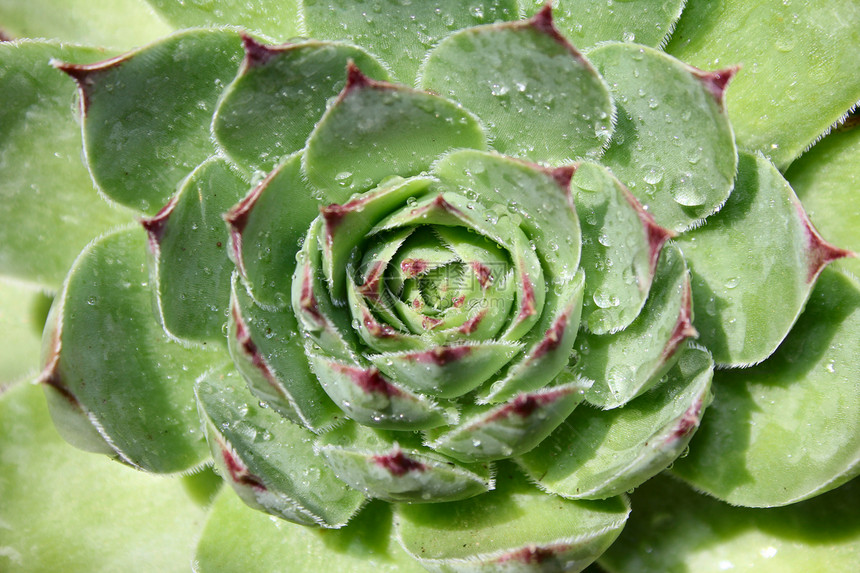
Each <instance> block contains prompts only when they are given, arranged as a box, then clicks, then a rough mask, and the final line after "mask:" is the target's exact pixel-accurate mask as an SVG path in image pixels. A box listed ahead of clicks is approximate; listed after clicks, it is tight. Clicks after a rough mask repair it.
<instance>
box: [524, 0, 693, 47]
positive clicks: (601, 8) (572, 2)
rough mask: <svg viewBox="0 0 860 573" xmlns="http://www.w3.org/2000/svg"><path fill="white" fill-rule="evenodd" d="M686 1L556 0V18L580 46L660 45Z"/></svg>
mask: <svg viewBox="0 0 860 573" xmlns="http://www.w3.org/2000/svg"><path fill="white" fill-rule="evenodd" d="M685 3H686V0H669V1H666V0H636V1H635V2H629V1H625V0H621V1H619V2H593V1H591V0H555V1H554V2H553V5H554V8H553V18H554V19H555V22H556V26H558V28H559V30H561V31H562V33H563V34H564V35H565V36H567V37H568V38H570V41H571V42H572V43H573V45H575V46H577V47H579V48H588V47H590V46H593V45H595V44H598V43H600V42H605V41H611V40H615V41H616V42H621V41H624V42H637V43H639V44H646V45H648V46H654V47H657V46H658V45H662V44H663V43H664V42H665V41H666V40H667V39H668V37H669V34H670V33H671V32H672V30H673V29H674V28H675V22H677V20H678V18H679V17H680V16H681V9H682V8H683V6H684V4H685ZM523 4H524V5H525V6H526V11H527V12H531V11H534V10H538V9H540V8H541V7H542V6H544V5H545V4H546V2H545V1H544V0H527V1H525V2H523Z"/></svg>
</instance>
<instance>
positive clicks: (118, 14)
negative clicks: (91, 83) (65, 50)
mask: <svg viewBox="0 0 860 573" xmlns="http://www.w3.org/2000/svg"><path fill="white" fill-rule="evenodd" d="M0 28H2V30H3V33H4V34H7V35H9V36H11V37H15V38H52V39H55V40H59V41H62V42H73V43H78V44H85V45H91V46H107V47H110V48H115V49H118V50H123V49H131V48H134V47H136V46H140V45H141V44H146V43H148V42H152V41H155V40H157V39H158V38H161V37H162V36H165V35H167V34H169V33H170V32H171V27H170V26H168V25H166V24H165V23H164V22H162V21H161V19H160V18H158V17H157V16H156V15H155V14H154V13H153V12H152V10H151V9H150V7H149V6H147V5H146V2H145V1H143V0H101V1H100V2H98V3H93V2H88V1H86V0H77V1H75V0H73V1H69V0H28V1H27V2H19V1H17V0H3V1H2V2H0Z"/></svg>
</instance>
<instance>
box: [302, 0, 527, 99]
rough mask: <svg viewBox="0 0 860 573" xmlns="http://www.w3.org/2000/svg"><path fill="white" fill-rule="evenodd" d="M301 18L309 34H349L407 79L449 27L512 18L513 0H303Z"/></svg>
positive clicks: (515, 10)
mask: <svg viewBox="0 0 860 573" xmlns="http://www.w3.org/2000/svg"><path fill="white" fill-rule="evenodd" d="M303 8H304V12H303V14H304V23H305V27H306V33H307V34H308V35H309V36H310V37H312V38H323V39H328V40H349V41H350V42H353V43H355V44H358V45H359V46H367V47H368V49H370V50H371V52H373V53H374V54H375V55H377V56H379V57H380V58H382V59H383V60H384V61H385V62H386V63H387V64H388V65H389V66H390V67H391V70H392V71H393V73H394V76H395V79H396V80H397V81H398V82H400V83H404V84H412V83H413V81H414V80H415V76H416V75H417V73H418V66H419V65H420V63H421V61H422V60H423V58H424V54H425V52H427V50H429V49H430V48H431V47H433V46H434V45H435V44H436V43H437V42H439V40H441V39H442V38H445V37H446V36H448V35H449V34H450V33H451V32H453V31H454V30H459V29H461V28H467V27H470V26H477V25H480V24H491V23H493V22H496V21H504V20H514V19H516V18H517V16H518V15H519V9H518V7H517V2H516V1H515V0H477V1H472V2H469V3H463V2H447V1H442V0H421V1H420V2H404V1H403V0H378V1H376V2H374V3H372V4H370V5H367V4H364V3H362V2H353V1H352V0H328V1H325V2H321V1H319V0H312V1H311V0H305V2H303Z"/></svg>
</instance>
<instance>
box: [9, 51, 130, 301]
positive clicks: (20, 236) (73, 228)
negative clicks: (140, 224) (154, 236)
mask: <svg viewBox="0 0 860 573" xmlns="http://www.w3.org/2000/svg"><path fill="white" fill-rule="evenodd" d="M103 57H104V54H102V53H101V52H98V51H96V50H91V49H88V48H73V47H67V46H60V45H56V44H49V43H44V42H20V43H18V42H16V43H7V42H2V43H0V92H2V93H3V105H2V106H0V131H2V133H3V137H2V138H0V274H2V275H6V276H13V277H16V278H19V279H21V280H25V281H31V282H34V283H39V284H41V285H44V286H45V287H47V288H50V289H58V288H59V287H60V285H61V284H62V282H63V277H65V275H66V271H68V269H69V267H70V266H71V264H72V262H73V261H74V260H75V257H76V256H77V255H78V253H80V251H81V249H82V248H84V246H85V245H86V244H87V242H89V240H90V239H92V238H93V236H95V235H96V234H98V233H100V232H103V231H105V230H107V229H108V228H110V227H111V226H113V225H115V224H117V223H118V222H127V221H128V214H127V212H126V211H125V210H124V209H116V208H112V207H110V206H108V205H107V204H106V203H104V202H103V201H100V200H98V199H97V198H96V197H95V195H96V193H95V191H94V190H93V188H92V182H91V181H90V177H89V175H88V174H87V171H86V169H85V168H84V166H82V165H81V159H80V157H81V137H80V128H79V127H78V126H77V125H76V124H75V121H74V119H73V117H72V112H71V109H70V104H71V102H72V101H73V99H74V91H75V90H74V85H73V84H72V82H70V81H68V79H67V78H64V77H63V75H62V74H60V73H58V72H57V71H56V70H53V69H51V67H50V66H49V65H48V61H49V60H50V59H51V58H62V59H64V60H66V61H73V62H91V61H94V60H97V59H100V58H103Z"/></svg>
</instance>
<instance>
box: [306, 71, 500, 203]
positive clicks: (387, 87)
mask: <svg viewBox="0 0 860 573" xmlns="http://www.w3.org/2000/svg"><path fill="white" fill-rule="evenodd" d="M348 74H349V75H348V78H347V82H346V87H345V88H344V89H343V91H342V92H341V93H340V95H339V96H338V98H337V100H336V101H335V103H334V104H332V106H331V107H330V108H328V110H327V111H326V113H325V115H323V116H322V119H320V121H319V123H318V124H317V126H316V128H314V131H313V132H312V133H311V135H310V138H309V139H308V143H307V150H306V151H305V156H304V157H305V171H306V173H307V176H308V180H309V181H310V182H311V183H312V184H313V185H315V186H316V187H317V188H319V189H340V190H342V192H343V193H344V196H345V197H349V195H350V194H352V193H356V192H361V191H367V190H368V189H370V188H372V187H374V186H375V185H377V184H379V183H380V182H381V181H382V180H384V179H386V178H388V177H391V176H392V175H399V176H401V177H408V176H411V175H417V174H419V173H420V172H422V171H424V170H426V169H427V168H428V167H430V164H431V163H432V162H433V160H434V159H436V157H438V156H439V155H441V154H442V153H444V152H446V151H448V150H450V149H455V148H459V147H469V148H473V149H483V148H484V147H485V145H486V143H485V138H484V133H483V131H481V128H480V126H479V125H478V122H477V120H476V119H475V118H474V117H473V116H472V115H471V114H470V113H468V112H467V111H465V110H464V109H463V108H461V107H459V106H458V105H456V104H454V103H452V102H450V101H448V100H446V99H443V98H441V97H439V96H436V95H432V94H429V93H426V92H420V91H415V90H410V89H408V88H405V87H403V86H396V85H394V84H388V83H384V82H376V81H374V80H371V79H370V78H368V77H367V76H365V75H364V74H363V73H362V72H361V71H359V69H358V68H357V67H355V66H354V65H353V66H350V67H349V70H348ZM419 134H420V136H419V137H416V136H418V135H419ZM341 202H342V201H341Z"/></svg>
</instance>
